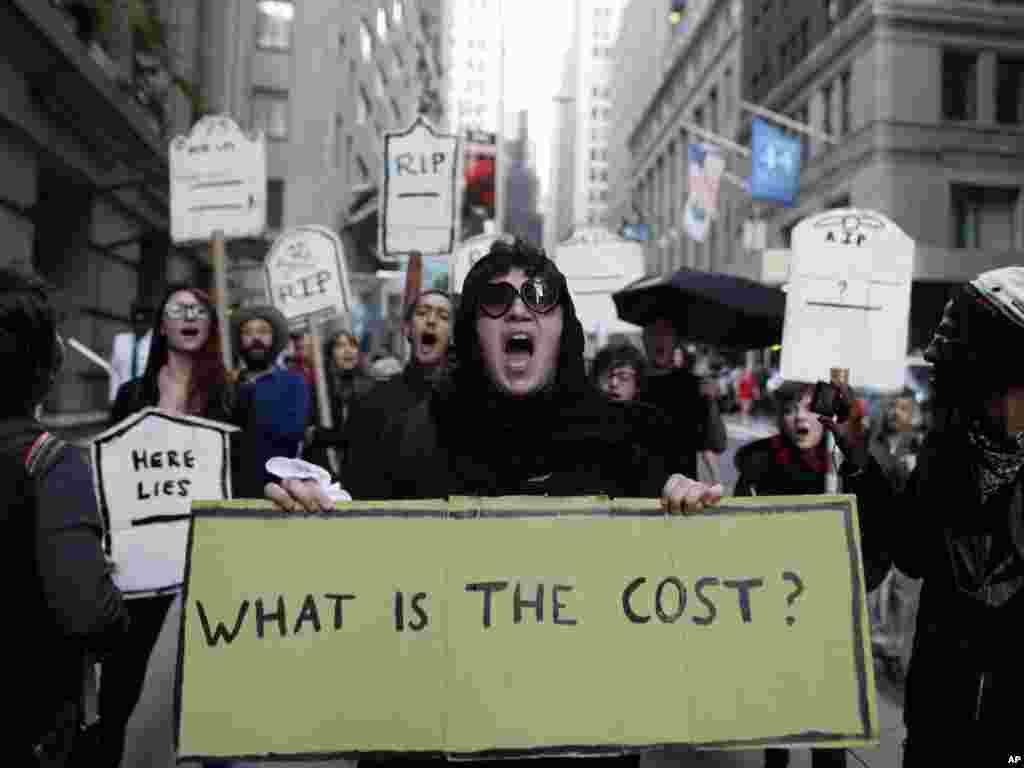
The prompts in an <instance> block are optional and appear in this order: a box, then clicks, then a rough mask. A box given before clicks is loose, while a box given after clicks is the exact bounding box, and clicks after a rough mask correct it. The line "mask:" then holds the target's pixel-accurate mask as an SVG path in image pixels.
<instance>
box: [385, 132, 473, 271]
mask: <svg viewBox="0 0 1024 768" xmlns="http://www.w3.org/2000/svg"><path fill="white" fill-rule="evenodd" d="M458 146H459V141H458V138H457V137H456V136H449V135H445V134H441V133H438V132H437V131H435V130H434V128H433V127H432V126H431V125H430V124H429V123H428V122H427V121H426V120H424V119H423V117H422V116H420V117H417V118H416V120H415V121H414V122H413V124H412V125H410V126H409V127H408V128H407V129H406V130H404V131H397V132H389V133H387V134H386V135H385V138H384V195H383V199H384V210H383V212H382V214H381V216H380V251H381V254H382V256H383V257H389V258H390V257H395V256H399V255H402V254H407V253H412V252H413V251H419V252H420V253H422V254H423V255H425V256H427V255H432V254H433V255H437V254H449V253H451V252H452V250H453V248H454V247H455V220H456V219H455V217H456V202H457V197H458V196H457V194H456V186H455V182H456V171H457V168H458V165H459V163H458Z"/></svg>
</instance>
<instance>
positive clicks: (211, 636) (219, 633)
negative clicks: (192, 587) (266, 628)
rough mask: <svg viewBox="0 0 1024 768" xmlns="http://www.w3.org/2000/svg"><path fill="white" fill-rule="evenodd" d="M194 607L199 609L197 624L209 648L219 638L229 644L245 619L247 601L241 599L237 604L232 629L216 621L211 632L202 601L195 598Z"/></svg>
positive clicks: (247, 607) (213, 646) (214, 644)
mask: <svg viewBox="0 0 1024 768" xmlns="http://www.w3.org/2000/svg"><path fill="white" fill-rule="evenodd" d="M196 609H197V610H198V611H199V624H200V625H201V626H202V628H203V635H204V636H205V637H206V644H207V645H208V646H209V647H211V648H215V647H217V643H219V642H220V641H221V640H223V641H224V644H225V645H231V642H232V641H233V640H234V639H235V638H236V637H237V636H238V632H239V630H241V629H242V622H243V621H245V614H246V613H248V612H249V601H248V600H243V601H242V604H241V606H239V608H238V617H237V618H236V619H235V628H234V629H228V628H227V627H226V626H224V624H223V622H220V621H218V622H217V626H216V627H215V628H214V630H213V632H210V620H209V619H208V618H207V616H206V609H205V608H203V603H202V601H200V600H196Z"/></svg>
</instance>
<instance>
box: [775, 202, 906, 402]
mask: <svg viewBox="0 0 1024 768" xmlns="http://www.w3.org/2000/svg"><path fill="white" fill-rule="evenodd" d="M913 270H914V241H913V240H912V239H911V238H910V237H908V236H907V235H906V234H905V233H904V232H903V231H902V230H901V229H900V228H899V227H897V226H896V225H895V224H894V223H893V222H892V221H890V220H889V219H888V218H886V217H885V216H883V215H882V214H880V213H877V212H875V211H868V210H858V209H853V208H843V209H835V210H829V211H825V212H824V213H821V214H819V215H817V216H812V217H810V218H808V219H804V220H803V221H801V222H800V224H798V225H797V227H796V228H795V229H794V230H793V258H792V264H791V267H790V280H789V284H788V285H787V286H786V319H785V324H784V326H783V333H782V376H783V377H784V378H786V379H789V380H792V381H806V382H814V381H819V380H825V381H827V380H828V379H829V371H830V369H832V368H846V369H848V370H849V371H850V382H849V383H850V385H851V386H853V387H864V386H868V387H874V388H877V389H881V390H894V389H900V388H902V387H903V385H904V377H905V371H904V369H905V365H906V355H907V338H908V333H909V322H910V286H911V279H912V277H913Z"/></svg>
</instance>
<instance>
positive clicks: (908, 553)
mask: <svg viewBox="0 0 1024 768" xmlns="http://www.w3.org/2000/svg"><path fill="white" fill-rule="evenodd" d="M976 466H977V462H976V460H975V459H974V458H973V454H972V452H971V449H970V448H969V447H968V443H967V439H966V437H965V436H964V435H963V434H962V433H956V432H954V433H952V434H942V433H932V434H930V435H929V436H928V437H927V438H926V440H925V443H924V446H923V447H922V449H921V453H920V454H919V456H918V463H917V469H916V470H915V471H914V473H913V474H911V476H910V480H909V481H908V483H907V487H906V490H905V491H904V492H903V493H902V494H899V495H897V494H895V493H893V495H892V497H891V499H890V501H889V506H887V507H885V506H882V507H879V508H871V509H867V510H865V511H864V512H863V513H862V517H864V518H866V517H868V516H869V515H870V516H872V517H874V516H881V517H882V518H883V519H882V520H881V521H879V522H881V523H882V524H883V525H884V528H883V527H881V526H879V527H878V528H879V529H878V531H877V532H876V533H877V534H879V535H876V536H875V538H874V539H873V541H874V543H875V544H876V546H873V547H872V546H868V542H865V545H864V549H865V557H872V558H874V559H875V561H876V563H875V565H876V568H887V567H888V565H889V564H895V565H896V566H897V567H898V568H899V569H900V570H901V571H903V572H904V573H906V574H907V575H908V576H911V577H913V578H920V579H923V580H924V581H923V584H922V587H921V597H920V604H919V608H918V615H917V628H916V634H915V636H914V647H913V652H912V656H911V661H910V671H909V673H908V678H907V684H906V701H905V704H904V720H905V721H906V724H907V729H908V733H909V734H911V736H912V737H914V738H922V737H923V738H925V739H926V740H932V739H938V738H941V736H940V734H950V733H956V734H957V737H956V738H957V739H960V740H965V741H975V739H978V740H980V741H978V742H976V743H979V744H980V743H983V742H985V743H988V744H990V745H991V744H992V742H993V741H994V740H998V739H1003V738H1006V737H1008V736H1015V735H1016V734H1017V733H1018V732H1019V726H1020V704H1019V702H1020V691H1022V690H1024V663H1022V658H1021V657H1022V650H1021V643H1020V627H1021V626H1022V625H1024V477H1022V476H1021V475H1018V477H1017V480H1016V481H1014V482H1013V483H1012V484H1010V486H1009V487H1006V488H1004V489H1003V490H1002V491H999V492H997V493H996V494H995V495H994V496H993V497H992V498H990V499H989V500H988V503H986V504H982V503H981V496H980V492H979V490H978V488H979V483H978V479H977V469H976ZM971 592H974V593H975V594H976V595H977V594H982V595H983V594H986V593H987V594H989V595H993V594H1001V597H1000V599H999V600H997V601H993V602H992V603H988V602H987V601H984V600H981V599H978V598H977V597H976V596H972V595H971V594H970V593H971ZM1018 751H1019V750H1018Z"/></svg>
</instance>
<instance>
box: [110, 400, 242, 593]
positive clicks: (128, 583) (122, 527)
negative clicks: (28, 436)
mask: <svg viewBox="0 0 1024 768" xmlns="http://www.w3.org/2000/svg"><path fill="white" fill-rule="evenodd" d="M237 431H238V428H237V427H234V426H231V425H230V424H222V423H220V422H216V421H210V420H208V419H199V418H195V417H191V416H181V415H172V414H169V413H165V412H163V411H161V410H158V409H157V408H146V409H144V410H142V411H139V412H138V413H135V414H133V415H131V416H129V417H128V418H127V419H125V420H124V421H121V422H120V423H118V424H115V425H114V426H113V427H111V428H110V429H108V430H107V431H106V432H104V433H103V434H101V435H100V436H99V437H97V438H96V439H95V440H94V441H93V444H92V467H93V479H94V486H95V488H96V497H97V501H98V503H99V508H100V512H101V513H102V515H103V521H104V525H105V527H106V531H107V542H106V543H107V549H108V554H110V555H111V556H112V558H113V560H114V562H115V564H116V570H115V572H114V581H115V582H116V583H117V585H118V587H119V588H120V589H121V591H122V592H124V593H125V594H126V595H127V596H129V597H131V596H139V595H144V594H153V593H159V592H164V591H169V590H173V589H177V588H178V587H180V586H181V585H182V583H183V582H184V578H185V555H186V550H187V548H188V529H189V519H190V517H191V511H190V509H191V504H192V502H193V501H196V500H221V499H229V498H231V446H230V441H229V439H228V436H229V434H230V433H231V432H237Z"/></svg>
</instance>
